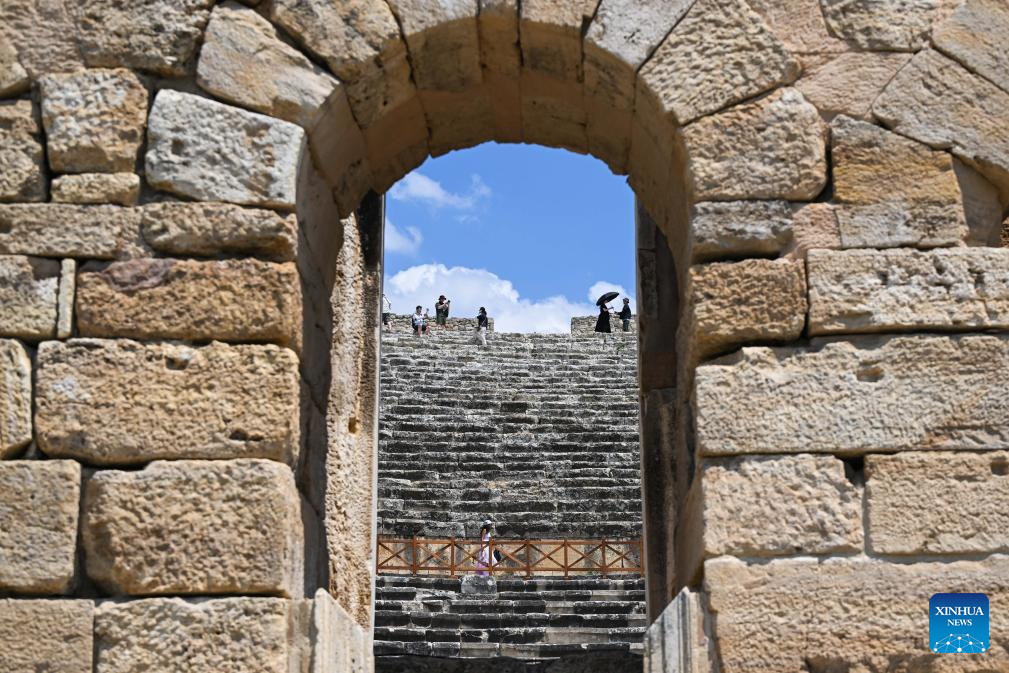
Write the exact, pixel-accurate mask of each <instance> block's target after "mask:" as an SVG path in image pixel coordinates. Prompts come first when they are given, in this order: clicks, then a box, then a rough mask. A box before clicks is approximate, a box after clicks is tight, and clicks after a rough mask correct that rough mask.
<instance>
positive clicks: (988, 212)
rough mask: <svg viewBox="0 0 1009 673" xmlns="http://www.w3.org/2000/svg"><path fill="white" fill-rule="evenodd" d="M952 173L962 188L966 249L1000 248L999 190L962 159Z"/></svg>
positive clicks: (955, 163)
mask: <svg viewBox="0 0 1009 673" xmlns="http://www.w3.org/2000/svg"><path fill="white" fill-rule="evenodd" d="M953 171H954V172H955V173H956V179H957V183H958V184H959V186H960V196H961V200H962V201H963V214H964V217H965V218H966V220H967V230H968V234H967V245H971V246H977V245H982V246H983V245H987V246H990V247H993V248H997V247H999V246H1000V243H999V234H1000V233H1001V230H1002V200H1001V197H1000V195H999V191H998V188H997V187H996V186H995V185H993V184H992V183H991V182H989V181H988V180H987V179H986V178H985V177H984V176H983V175H981V174H980V173H979V172H977V171H976V170H974V169H973V168H971V167H970V166H968V165H967V164H965V163H964V162H962V161H960V160H959V159H954V160H953Z"/></svg>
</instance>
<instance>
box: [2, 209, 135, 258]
mask: <svg viewBox="0 0 1009 673" xmlns="http://www.w3.org/2000/svg"><path fill="white" fill-rule="evenodd" d="M142 250H143V245H142V241H141V237H140V210H139V209H136V208H120V207H119V206H79V205H67V204H58V203H33V204H13V203H12V204H9V205H4V204H0V254H7V255H11V254H13V255H40V256H45V257H74V258H77V257H82V258H89V259H117V258H126V257H135V256H137V255H139V254H142Z"/></svg>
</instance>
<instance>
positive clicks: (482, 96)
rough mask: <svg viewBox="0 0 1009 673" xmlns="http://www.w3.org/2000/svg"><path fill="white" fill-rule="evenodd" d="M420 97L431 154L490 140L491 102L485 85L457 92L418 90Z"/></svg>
mask: <svg viewBox="0 0 1009 673" xmlns="http://www.w3.org/2000/svg"><path fill="white" fill-rule="evenodd" d="M420 100H421V104H422V105H423V107H424V116H425V117H426V118H427V125H428V129H429V131H430V139H429V142H428V145H429V150H430V152H431V156H435V157H436V156H440V155H442V154H446V153H448V152H451V151H452V150H457V149H463V148H466V147H473V146H476V145H479V144H481V143H485V142H488V141H490V140H494V138H495V115H494V101H493V99H492V98H491V96H490V90H489V89H488V88H487V87H484V86H480V87H478V88H475V89H471V90H470V91H467V92H461V93H457V92H451V91H421V92H420Z"/></svg>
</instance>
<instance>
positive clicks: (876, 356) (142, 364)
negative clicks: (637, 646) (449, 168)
mask: <svg viewBox="0 0 1009 673" xmlns="http://www.w3.org/2000/svg"><path fill="white" fill-rule="evenodd" d="M1007 44H1009V5H1007V4H1006V3H1005V2H1004V1H1003V0H914V1H902V2H896V1H894V2H886V1H883V0H522V2H518V1H517V0H260V1H257V0H245V1H244V2H242V3H239V2H234V1H232V0H226V1H224V2H215V1H214V0H174V1H173V2H169V1H168V0H144V1H143V2H122V1H121V0H2V2H0V167H2V169H0V279H2V281H0V298H2V303H0V306H2V310H0V386H2V388H0V391H2V393H0V458H2V459H3V460H2V461H0V484H2V486H0V592H3V598H0V661H2V662H4V663H3V667H4V668H5V669H6V670H11V671H18V672H19V673H20V672H21V671H49V672H53V673H134V672H136V673H139V672H140V671H167V672H174V671H178V672H180V673H182V672H191V671H206V670H212V671H218V672H222V673H232V672H235V673H238V672H264V673H280V672H283V673H291V672H294V671H297V672H299V673H300V672H302V671H305V672H310V673H344V672H351V671H354V672H359V671H370V670H372V668H373V667H374V660H373V640H374V635H375V626H374V623H375V621H374V620H375V607H376V603H375V584H376V579H375V575H376V549H377V543H378V538H377V532H378V529H377V509H378V508H377V502H378V496H379V493H378V487H377V476H376V475H377V465H378V457H377V445H378V430H379V426H378V421H377V414H378V406H379V405H378V394H379V357H378V356H379V351H380V333H379V327H380V316H379V308H378V307H379V305H380V304H379V299H380V296H381V279H382V222H383V208H382V198H381V195H382V194H383V193H384V192H385V191H386V190H387V189H388V188H389V187H390V186H391V185H392V184H394V183H395V182H396V181H397V180H398V179H400V178H401V177H403V176H404V175H405V174H407V173H408V172H409V171H411V170H412V169H414V168H415V167H417V166H419V165H420V164H421V163H422V162H423V161H424V160H425V159H426V158H427V157H428V156H437V155H440V154H444V153H446V152H449V151H452V150H457V149H462V148H465V147H470V146H473V145H476V144H478V143H482V142H486V141H492V140H493V141H498V142H524V143H530V144H540V145H546V146H551V147H559V148H565V149H568V150H571V151H574V152H581V153H585V154H590V155H592V156H594V157H596V158H597V159H599V160H602V161H604V162H606V163H607V165H608V166H609V167H610V168H611V169H612V170H613V171H614V172H616V173H619V174H626V175H627V176H628V181H629V184H630V186H631V187H632V188H633V190H634V192H635V194H636V196H637V200H638V212H637V217H636V218H635V219H636V221H635V223H634V225H633V226H635V227H636V238H637V245H638V250H637V267H638V268H637V276H638V287H637V289H636V292H635V296H636V297H637V298H638V304H639V305H638V307H637V311H636V313H637V314H638V323H637V330H638V331H637V333H636V334H637V338H638V391H639V400H640V418H641V421H640V442H641V443H640V455H641V464H642V472H641V475H642V484H641V497H642V501H643V508H642V521H643V525H644V540H645V543H644V544H645V549H644V563H645V592H646V598H647V621H648V622H649V624H650V626H649V627H648V630H647V632H646V636H645V644H644V660H645V670H646V671H648V673H659V672H662V673H673V672H681V671H690V673H841V672H844V673H940V672H941V673H990V672H992V671H997V672H998V673H1002V672H1004V671H1009V617H1007V615H1009V556H1007V554H1009V532H1007V531H1009V525H1007V523H1009V515H1007V512H1009V508H1007V507H1006V505H1005V503H1006V496H1007V495H1009V467H1007V465H1009V398H1007V396H1006V395H1005V390H1006V387H1007V384H1009V336H1007V332H1006V330H1007V327H1009V317H1007V316H1009V308H1007V307H1009V250H1007V249H1005V248H1001V247H999V246H1000V241H1001V240H1002V239H1003V238H1004V237H1003V236H1002V230H1003V222H1004V221H1005V217H1006V214H1007V209H1009V75H1007V73H1009V49H1007V48H1006V45H1007ZM613 226H614V227H617V226H632V225H631V223H629V222H628V223H619V222H614V223H613ZM936 592H979V593H985V594H987V595H988V597H989V598H990V601H991V640H990V643H989V645H990V647H989V649H988V651H987V652H985V653H983V654H972V655H946V654H936V653H933V652H932V651H931V650H930V649H929V646H928V645H929V643H928V636H927V630H926V621H927V620H926V619H925V614H926V611H927V604H928V599H929V597H930V596H931V595H932V594H933V593H936Z"/></svg>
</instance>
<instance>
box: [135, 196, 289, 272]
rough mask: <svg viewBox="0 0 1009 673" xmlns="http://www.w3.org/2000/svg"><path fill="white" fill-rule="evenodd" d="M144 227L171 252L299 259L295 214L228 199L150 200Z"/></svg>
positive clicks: (145, 232)
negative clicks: (251, 206) (296, 254)
mask: <svg viewBox="0 0 1009 673" xmlns="http://www.w3.org/2000/svg"><path fill="white" fill-rule="evenodd" d="M140 227H141V231H142V232H143V236H144V239H145V240H146V241H147V243H148V244H149V245H150V246H151V248H153V249H154V250H157V251H158V252H163V253H166V254H169V255H180V256H182V255H197V256H202V257H209V256H213V255H218V254H241V253H245V254H252V255H262V256H264V257H268V258H270V259H273V260H276V261H281V262H284V261H289V260H293V259H294V255H295V250H296V249H297V243H298V240H297V239H298V220H297V218H296V217H295V216H294V215H288V216H286V217H284V216H282V215H279V214H277V213H275V212H273V211H272V210H262V209H259V208H242V207H240V206H235V205H231V204H229V203H191V202H182V201H169V202H164V203H151V204H148V205H146V206H144V207H143V210H142V219H141V221H140Z"/></svg>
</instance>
